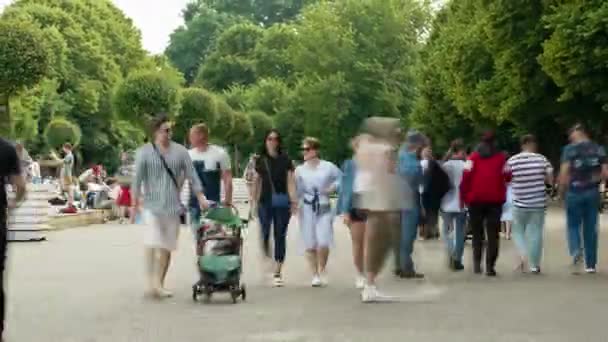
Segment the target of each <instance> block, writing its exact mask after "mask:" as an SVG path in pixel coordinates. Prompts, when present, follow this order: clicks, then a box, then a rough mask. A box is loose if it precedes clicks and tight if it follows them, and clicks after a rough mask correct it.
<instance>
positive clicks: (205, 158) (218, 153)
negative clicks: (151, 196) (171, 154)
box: [180, 144, 232, 205]
mask: <svg viewBox="0 0 608 342" xmlns="http://www.w3.org/2000/svg"><path fill="white" fill-rule="evenodd" d="M188 155H190V159H192V165H193V166H194V169H195V170H197V171H198V170H199V169H201V170H204V171H215V170H217V168H218V165H219V168H220V170H222V171H228V170H230V169H231V167H232V166H231V162H230V155H228V152H226V150H225V149H223V148H222V147H220V146H217V145H212V144H209V145H208V146H207V150H205V151H199V150H198V149H196V148H193V149H190V150H188ZM220 187H223V184H222V183H221V182H220ZM190 188H191V186H190V182H184V186H183V187H182V191H181V193H180V201H181V202H182V204H184V205H186V204H187V203H188V202H189V201H190V196H191V189H190Z"/></svg>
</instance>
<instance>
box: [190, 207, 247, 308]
mask: <svg viewBox="0 0 608 342" xmlns="http://www.w3.org/2000/svg"><path fill="white" fill-rule="evenodd" d="M235 211H236V209H234V208H226V207H214V208H211V209H210V210H209V211H208V212H207V213H206V214H205V216H204V218H203V219H202V222H201V223H202V224H201V226H200V228H199V229H198V231H197V234H196V235H197V236H196V238H197V259H198V260H197V265H198V268H199V273H200V279H199V281H197V282H196V283H195V284H194V285H193V286H192V299H193V300H195V301H196V300H197V299H198V296H199V295H201V294H204V295H205V301H209V300H211V296H212V295H213V293H214V292H230V295H231V297H232V301H233V303H236V301H237V299H238V297H241V298H242V299H243V300H245V299H246V296H247V294H246V289H245V285H244V284H241V273H242V246H243V239H242V234H241V233H242V229H243V223H242V221H241V220H240V218H239V215H238V213H235Z"/></svg>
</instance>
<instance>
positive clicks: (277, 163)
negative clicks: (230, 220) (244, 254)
mask: <svg viewBox="0 0 608 342" xmlns="http://www.w3.org/2000/svg"><path fill="white" fill-rule="evenodd" d="M255 171H256V175H255V179H254V184H253V191H252V193H253V199H254V203H253V204H254V208H255V207H257V215H258V218H259V222H260V227H261V229H262V248H263V251H264V255H265V257H266V258H268V259H270V257H271V256H270V245H269V241H270V227H273V240H274V265H273V284H274V286H277V287H280V286H283V277H282V275H281V271H282V266H283V263H284V261H285V250H286V237H287V226H288V225H289V219H290V218H291V214H292V213H295V210H297V203H296V194H295V181H294V176H293V171H294V167H293V162H292V160H291V159H290V158H289V156H288V155H287V154H286V153H284V152H283V150H282V148H281V135H280V134H279V132H278V131H277V130H275V129H272V130H270V131H268V132H267V133H266V135H265V137H264V144H263V146H262V150H261V151H260V155H259V157H258V158H257V161H256V165H255ZM253 212H254V213H255V212H256V210H253Z"/></svg>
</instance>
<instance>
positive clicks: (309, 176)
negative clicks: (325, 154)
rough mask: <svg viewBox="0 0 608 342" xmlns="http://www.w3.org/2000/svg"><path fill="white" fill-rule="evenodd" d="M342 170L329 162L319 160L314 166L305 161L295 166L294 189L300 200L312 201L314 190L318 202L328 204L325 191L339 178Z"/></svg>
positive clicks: (327, 195)
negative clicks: (317, 196)
mask: <svg viewBox="0 0 608 342" xmlns="http://www.w3.org/2000/svg"><path fill="white" fill-rule="evenodd" d="M341 176H342V172H341V171H340V169H339V168H338V167H337V166H336V165H334V164H333V163H331V162H328V161H325V160H320V161H319V164H318V165H317V166H316V167H313V166H312V165H310V163H308V162H305V163H304V164H302V165H300V166H298V167H296V171H295V178H296V190H297V193H298V199H299V200H300V201H302V200H306V201H312V199H313V198H314V194H315V191H316V192H318V193H319V204H322V205H327V204H329V195H330V193H329V192H328V191H327V190H328V189H329V188H331V187H332V186H335V185H336V184H337V182H338V181H339V180H340V177H341Z"/></svg>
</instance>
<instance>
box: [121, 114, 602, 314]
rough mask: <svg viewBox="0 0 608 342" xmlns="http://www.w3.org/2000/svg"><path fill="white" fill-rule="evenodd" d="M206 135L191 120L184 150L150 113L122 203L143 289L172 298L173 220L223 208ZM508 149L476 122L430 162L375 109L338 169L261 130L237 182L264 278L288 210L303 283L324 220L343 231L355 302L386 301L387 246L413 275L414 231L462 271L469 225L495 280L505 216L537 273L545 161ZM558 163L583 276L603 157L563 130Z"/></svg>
mask: <svg viewBox="0 0 608 342" xmlns="http://www.w3.org/2000/svg"><path fill="white" fill-rule="evenodd" d="M209 135H210V132H209V129H208V128H207V126H205V125H204V124H200V125H196V126H194V127H192V129H191V131H190V144H191V148H192V149H191V150H189V151H188V150H186V149H185V148H184V147H183V146H181V145H179V144H177V143H174V142H172V141H171V126H170V125H169V122H168V121H167V120H166V119H165V118H161V119H159V120H157V121H156V124H155V125H154V126H153V137H152V139H151V143H149V144H147V145H145V146H143V147H142V148H140V149H139V151H138V153H137V157H136V162H135V178H134V182H133V186H132V190H131V191H132V194H131V199H132V205H133V207H135V208H139V207H140V201H139V198H140V197H142V198H143V204H141V206H142V207H143V216H144V218H145V223H146V224H147V225H148V226H149V227H148V228H146V229H147V233H148V234H147V236H146V240H145V244H146V260H147V261H146V265H147V271H148V273H147V274H148V279H149V284H148V291H147V293H149V294H151V295H153V296H158V297H165V296H170V292H169V291H168V290H167V289H166V288H165V287H164V277H165V275H166V272H167V269H168V266H169V262H170V260H171V252H172V251H173V250H174V249H175V248H176V243H177V230H178V226H179V223H180V215H183V214H184V213H186V212H189V214H190V218H191V222H192V226H193V230H194V231H196V228H197V225H198V224H199V218H200V216H201V211H202V210H205V208H207V206H208V205H209V203H213V202H215V203H219V202H223V203H224V204H226V205H230V204H231V203H232V174H231V163H230V157H229V155H228V153H227V152H226V151H225V150H224V149H223V148H221V147H219V146H216V145H213V144H210V143H209ZM520 145H521V151H520V152H519V153H517V154H515V155H513V156H512V157H510V158H509V157H508V156H507V154H506V153H504V152H502V151H500V150H499V149H498V147H497V144H496V137H495V134H494V133H493V132H492V131H488V132H486V133H484V134H483V135H482V136H481V138H480V141H479V142H478V143H477V145H476V146H475V148H474V149H473V150H472V151H470V152H468V151H467V148H466V146H465V144H464V142H463V141H462V139H456V140H454V141H453V142H452V144H451V145H450V149H449V150H448V152H447V153H446V154H445V156H444V157H443V158H442V159H440V160H438V159H436V158H434V156H433V150H432V146H431V140H430V139H429V138H428V137H426V136H425V135H424V134H422V133H420V132H418V131H415V130H410V131H408V132H407V133H406V134H403V132H402V131H401V129H400V122H399V121H398V120H397V119H391V118H380V117H373V118H368V119H367V120H366V121H365V122H364V124H363V126H362V130H361V133H360V134H359V135H357V136H356V137H354V138H353V139H352V141H351V147H352V151H353V156H352V158H351V159H349V160H347V161H345V162H344V163H343V166H342V168H341V169H340V168H338V167H337V166H336V165H334V164H333V163H332V162H330V161H327V160H324V159H322V145H321V142H320V141H319V140H318V139H316V138H312V137H309V138H306V139H304V140H303V141H302V144H301V153H302V155H301V158H302V160H303V163H302V164H301V165H299V166H297V167H295V163H294V161H293V159H292V158H291V157H290V156H289V155H288V154H287V153H286V152H285V151H284V148H283V144H282V137H281V134H280V132H278V131H277V130H274V129H273V130H270V131H268V133H267V134H266V135H265V136H264V141H263V142H261V149H260V151H259V153H258V154H256V155H254V156H253V157H252V158H251V159H250V160H249V163H248V165H247V168H246V170H245V178H246V180H247V185H248V189H249V192H250V199H251V208H252V215H251V216H252V217H254V218H257V221H258V222H259V226H260V232H261V249H262V251H263V255H264V257H265V263H266V265H267V268H268V272H269V273H270V274H272V284H273V286H277V287H280V286H284V284H285V280H284V277H283V267H284V263H285V256H286V248H287V239H286V237H287V230H288V226H289V222H290V220H291V218H292V217H297V219H298V224H299V228H300V229H299V235H300V239H299V241H300V242H299V245H300V249H301V251H302V252H303V253H304V254H305V256H306V259H307V261H308V264H309V267H310V274H311V285H312V286H314V287H323V286H326V285H328V283H329V277H328V272H327V263H328V259H329V256H330V249H331V248H332V246H333V234H334V233H333V230H334V222H335V219H336V217H339V218H341V220H343V222H344V223H345V224H346V225H347V226H348V227H349V229H350V233H351V238H352V258H353V264H354V267H355V270H356V274H355V287H356V288H358V289H361V291H362V294H361V296H362V300H363V301H364V302H374V301H378V300H381V299H382V298H384V296H383V295H382V294H381V292H380V291H379V290H378V288H377V284H376V279H377V276H378V274H379V273H380V271H381V270H382V268H383V266H384V264H385V262H386V260H387V256H388V255H389V254H392V255H394V269H393V271H394V274H395V276H397V277H400V278H405V279H421V278H424V274H423V273H421V272H420V271H419V270H418V268H417V267H416V265H415V263H414V259H413V257H412V256H413V252H414V245H415V243H416V241H417V240H418V238H419V237H420V238H422V239H436V238H439V237H441V238H442V239H443V241H444V243H445V250H446V255H447V258H446V259H447V260H446V264H447V267H448V268H449V269H450V270H453V271H462V270H464V269H465V267H466V266H465V265H466V264H468V263H467V262H465V261H464V260H463V254H464V248H465V239H466V235H467V227H470V230H471V232H472V240H473V241H472V246H473V258H472V261H471V263H470V267H471V270H472V272H473V273H475V274H482V273H485V274H486V276H489V277H494V276H496V267H495V266H496V262H497V259H498V256H499V250H500V231H501V222H502V221H508V222H512V227H513V228H512V230H513V238H514V242H515V246H516V248H517V252H518V255H519V259H518V260H517V262H516V269H517V270H519V271H522V272H528V271H529V272H531V273H535V274H537V273H540V272H541V257H542V250H543V235H544V219H545V215H546V208H547V196H546V185H547V184H549V185H552V184H553V183H554V179H553V175H554V169H553V167H552V166H551V164H550V162H549V161H548V160H547V158H545V157H544V156H543V155H541V154H539V153H538V151H537V149H538V146H537V141H536V138H535V137H534V136H532V135H525V136H523V137H522V138H521V144H520ZM559 170H560V177H559V188H560V190H561V191H562V193H563V197H564V198H565V201H566V211H567V221H568V246H569V251H570V255H571V256H572V267H573V271H578V270H579V268H580V266H581V265H582V264H583V262H584V265H585V269H586V271H587V272H588V273H593V272H595V269H596V263H597V238H598V234H597V230H598V226H597V217H598V212H599V205H600V198H599V191H598V184H599V183H600V182H601V181H602V180H606V179H607V178H608V159H607V158H606V153H605V151H604V149H603V148H602V147H601V146H599V145H597V144H595V143H593V142H591V141H590V139H589V137H588V135H587V133H586V131H585V129H584V128H583V127H582V126H581V125H577V126H575V127H574V128H573V129H572V130H571V132H570V144H569V145H567V146H566V147H565V148H564V151H563V155H562V158H561V165H560V167H559ZM183 183H187V184H188V188H189V189H190V191H189V195H188V196H187V197H188V198H189V200H188V201H187V203H186V206H185V207H184V205H182V204H181V202H180V191H181V189H182V185H183ZM222 187H223V188H224V198H221V191H220V189H221V188H222ZM334 195H336V196H337V203H336V205H335V206H334V205H332V203H333V202H332V197H333V196H334ZM186 207H187V208H186ZM132 216H135V215H132ZM440 218H441V220H440ZM440 222H441V225H440V224H439V223H440ZM439 227H441V229H439ZM581 235H582V241H581ZM271 241H272V244H271ZM484 254H485V257H484Z"/></svg>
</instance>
